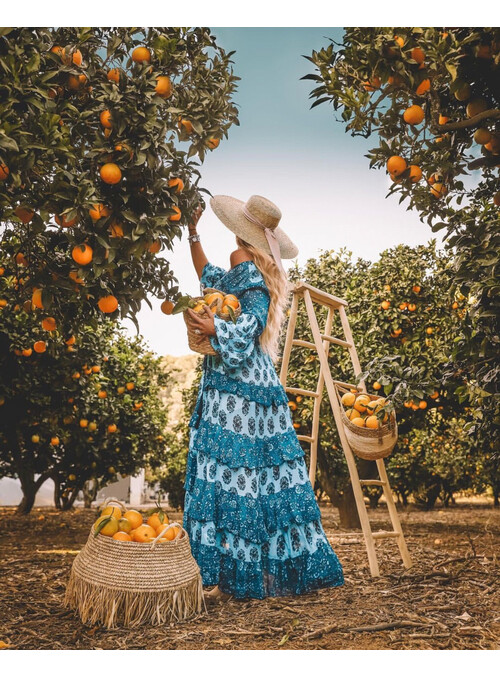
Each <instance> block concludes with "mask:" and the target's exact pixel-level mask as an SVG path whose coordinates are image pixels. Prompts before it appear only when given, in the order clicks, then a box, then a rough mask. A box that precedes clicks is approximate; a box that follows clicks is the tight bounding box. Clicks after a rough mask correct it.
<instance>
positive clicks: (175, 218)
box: [168, 205, 182, 221]
mask: <svg viewBox="0 0 500 678" xmlns="http://www.w3.org/2000/svg"><path fill="white" fill-rule="evenodd" d="M172 209H173V210H174V212H175V214H172V216H170V217H169V218H168V220H169V221H180V218H181V216H182V215H181V211H180V209H179V208H178V207H176V206H175V205H174V206H173V207H172Z"/></svg>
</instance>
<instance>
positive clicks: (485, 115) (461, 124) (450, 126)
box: [437, 108, 500, 132]
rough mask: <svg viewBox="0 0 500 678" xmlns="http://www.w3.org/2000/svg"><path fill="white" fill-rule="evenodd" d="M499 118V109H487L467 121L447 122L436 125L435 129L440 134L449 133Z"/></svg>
mask: <svg viewBox="0 0 500 678" xmlns="http://www.w3.org/2000/svg"><path fill="white" fill-rule="evenodd" d="M490 118H492V119H496V118H500V109H499V108H489V109H488V110H487V111H482V112H481V113H478V114H477V115H475V116H474V117H473V118H469V119H468V120H458V122H447V123H446V124H445V125H438V126H437V128H438V130H439V131H440V132H449V131H453V130H454V129H466V128H467V127H475V126H476V125H478V124H479V123H480V122H482V121H483V120H488V119H490Z"/></svg>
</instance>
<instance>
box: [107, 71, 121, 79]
mask: <svg viewBox="0 0 500 678" xmlns="http://www.w3.org/2000/svg"><path fill="white" fill-rule="evenodd" d="M107 78H108V80H109V81H110V82H120V69H119V68H110V70H109V71H108V75H107Z"/></svg>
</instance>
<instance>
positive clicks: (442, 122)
mask: <svg viewBox="0 0 500 678" xmlns="http://www.w3.org/2000/svg"><path fill="white" fill-rule="evenodd" d="M448 120H449V118H448V117H447V116H446V115H441V114H439V124H440V125H446V123H447V122H448Z"/></svg>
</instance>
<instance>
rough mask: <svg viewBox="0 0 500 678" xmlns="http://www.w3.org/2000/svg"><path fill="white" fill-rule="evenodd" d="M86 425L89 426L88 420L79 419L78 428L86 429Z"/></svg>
mask: <svg viewBox="0 0 500 678" xmlns="http://www.w3.org/2000/svg"><path fill="white" fill-rule="evenodd" d="M88 425H89V420H88V419H80V427H81V428H87V426H88Z"/></svg>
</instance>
